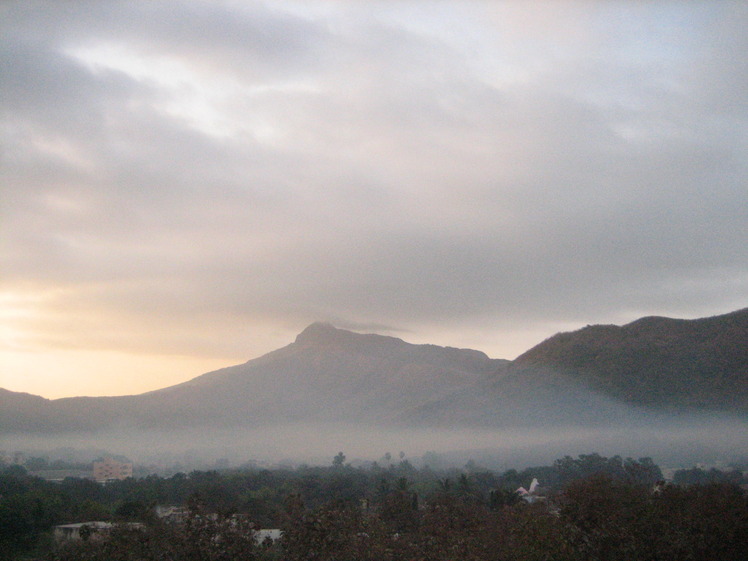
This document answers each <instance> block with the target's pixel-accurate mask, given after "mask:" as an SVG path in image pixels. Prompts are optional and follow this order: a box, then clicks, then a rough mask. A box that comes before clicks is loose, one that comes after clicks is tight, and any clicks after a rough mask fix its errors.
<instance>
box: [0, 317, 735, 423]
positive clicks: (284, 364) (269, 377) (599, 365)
mask: <svg viewBox="0 0 748 561" xmlns="http://www.w3.org/2000/svg"><path fill="white" fill-rule="evenodd" d="M747 365H748V310H741V311H738V312H734V313H732V314H727V315H724V316H718V317H714V318H706V319H701V320H690V321H686V320H672V319H667V318H643V319H641V320H638V321H635V322H633V323H631V324H629V325H625V326H623V327H617V326H594V327H587V328H584V329H581V330H579V331H576V332H573V333H561V334H558V335H555V336H553V337H551V338H550V339H548V340H546V341H544V342H543V343H541V344H540V345H538V346H536V347H534V348H533V349H531V350H529V351H528V352H526V353H525V354H523V355H522V356H520V357H519V358H517V359H516V360H515V361H514V362H509V361H505V360H496V359H490V358H488V357H487V356H486V355H485V354H483V353H481V352H479V351H473V350H465V349H454V348H444V347H437V346H434V345H413V344H409V343H406V342H404V341H402V340H400V339H396V338H393V337H384V336H381V335H362V334H358V333H352V332H349V331H344V330H341V329H336V328H334V327H333V326H331V325H328V324H319V323H317V324H312V325H311V326H309V327H308V328H307V329H305V330H304V331H303V332H302V333H301V334H299V336H298V337H297V338H296V341H294V342H293V343H291V344H290V345H287V346H286V347H283V348H282V349H279V350H277V351H273V352H271V353H268V354H267V355H264V356H262V357H260V358H257V359H254V360H250V361H249V362H247V363H245V364H241V365H238V366H232V367H229V368H224V369H221V370H218V371H215V372H210V373H208V374H204V375H202V376H199V377H197V378H195V379H193V380H190V381H189V382H185V383H183V384H179V385H176V386H172V387H169V388H164V389H161V390H158V391H153V392H149V393H145V394H141V395H135V396H123V397H77V398H66V399H58V400H46V399H43V398H40V397H37V396H31V395H28V394H18V393H14V392H8V391H6V390H2V391H0V431H1V432H3V433H6V434H7V433H25V432H40V433H47V432H64V431H69V432H75V431H92V430H98V429H110V428H115V429H122V430H123V431H124V432H127V431H130V430H132V429H135V428H138V429H142V428H147V429H169V428H174V427H180V428H189V427H194V428H199V427H202V428H208V429H209V428H211V427H214V428H221V427H236V426H239V427H251V428H258V427H265V426H273V425H280V424H284V423H285V424H289V423H302V424H304V423H308V424H310V425H311V424H315V423H355V424H359V425H368V426H386V425H397V426H419V427H437V426H441V427H444V426H448V427H476V426H483V427H486V426H490V427H504V426H549V427H552V426H558V425H561V424H565V425H569V424H576V425H595V424H616V423H621V424H623V423H626V422H628V421H629V420H631V419H632V418H633V417H634V416H636V411H635V410H634V409H632V408H631V407H630V405H636V406H646V407H648V408H650V410H663V411H665V410H670V411H673V410H689V409H703V410H723V411H727V412H732V413H740V414H745V413H746V412H748V370H747Z"/></svg>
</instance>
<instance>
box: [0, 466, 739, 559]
mask: <svg viewBox="0 0 748 561" xmlns="http://www.w3.org/2000/svg"><path fill="white" fill-rule="evenodd" d="M341 456H343V455H342V454H340V455H338V456H336V459H335V460H334V461H333V464H332V465H330V466H328V467H319V466H317V467H310V466H302V467H298V468H295V469H273V470H268V469H252V470H236V471H230V470H226V471H222V472H218V471H194V472H191V473H189V474H183V473H179V474H176V475H174V476H172V477H160V476H155V475H152V476H148V477H145V478H141V479H127V480H124V481H115V482H111V483H109V484H107V485H100V484H97V483H95V482H93V481H90V480H86V479H76V478H69V479H66V480H64V481H62V482H60V483H51V482H47V481H44V480H42V479H40V478H37V477H34V476H31V475H29V474H28V473H27V472H26V471H25V470H24V469H23V468H20V467H18V466H11V467H6V468H5V469H3V470H2V472H0V558H2V559H23V558H28V559H32V558H35V559H46V560H50V561H51V560H56V561H66V560H71V561H72V560H74V559H92V560H93V559H111V560H112V561H117V560H118V559H141V560H148V559H173V560H174V561H178V560H182V559H185V560H193V559H194V560H203V559H284V560H287V561H295V560H302V559H317V560H326V559H329V560H335V559H363V560H366V559H384V560H386V559H392V560H395V559H435V560H438V559H455V558H457V557H462V558H465V559H475V560H482V559H496V560H503V559H518V560H523V559H716V558H722V559H738V558H748V555H746V556H742V555H737V556H735V554H737V553H747V554H748V552H746V551H744V549H741V547H742V548H745V545H741V544H748V504H747V503H746V497H745V495H744V494H743V492H742V491H741V490H740V487H739V486H738V485H739V483H742V482H743V480H742V479H740V480H737V479H736V474H737V473H738V472H720V471H719V470H709V471H704V470H697V468H694V470H696V471H694V470H683V471H684V475H682V476H678V473H676V481H678V480H679V478H680V480H681V481H680V483H681V484H680V485H663V484H661V483H658V482H661V480H662V473H661V470H660V468H659V467H658V466H657V465H656V464H655V463H654V462H652V460H651V459H649V458H640V459H638V460H634V459H631V458H627V459H622V458H620V457H618V456H614V457H612V458H606V457H603V456H600V455H598V454H588V455H581V456H578V457H576V458H572V457H569V456H566V457H564V458H560V459H558V460H556V461H555V462H554V463H553V464H552V465H550V466H540V467H534V468H527V469H524V470H521V471H517V470H507V471H505V472H503V473H496V472H493V471H491V470H487V469H483V468H480V467H479V466H476V465H475V464H474V463H472V462H469V463H468V464H467V465H466V466H465V467H464V468H462V469H459V470H458V469H452V470H440V471H437V470H432V469H431V468H429V467H428V466H425V467H422V468H420V469H417V468H415V467H414V466H413V465H411V464H410V462H408V461H407V460H401V461H400V462H399V463H396V464H392V465H389V466H380V465H378V464H376V463H375V464H372V465H368V466H366V467H352V466H351V465H349V464H345V461H344V456H343V458H342V459H341ZM685 472H688V473H685ZM699 472H701V473H702V474H703V473H705V474H707V475H708V476H709V478H708V479H704V480H703V481H697V483H701V484H700V485H692V484H690V482H691V480H690V479H689V480H686V479H685V478H687V477H690V478H693V477H694V476H695V475H694V474H696V475H698V474H699ZM720 474H721V475H720ZM741 476H742V474H741ZM533 478H537V479H538V480H539V481H540V482H541V485H542V493H543V500H539V501H537V502H533V503H532V504H528V503H527V502H526V501H524V500H522V499H521V497H519V495H518V494H517V493H516V492H515V491H516V489H517V488H518V487H520V486H523V487H526V488H528V487H529V486H530V482H531V481H532V479H533ZM156 505H180V506H185V507H187V510H188V516H187V517H186V519H185V520H184V521H183V523H181V524H176V525H174V524H168V523H165V522H163V521H161V520H159V519H157V518H156V516H155V514H154V507H155V506H156ZM89 520H109V521H114V522H126V521H130V522H131V521H138V522H141V523H143V525H142V526H139V527H137V528H135V527H128V526H121V527H118V528H117V529H116V530H115V531H114V532H112V534H111V535H109V536H108V538H107V539H105V540H96V539H94V540H88V541H86V542H79V543H75V544H68V546H66V547H55V544H54V543H53V540H52V537H51V529H52V527H53V526H54V525H56V524H62V523H71V522H84V521H89ZM259 528H282V529H283V530H284V533H283V538H282V539H281V540H280V542H279V543H277V544H274V545H272V546H270V545H267V544H266V545H262V544H258V543H256V541H255V540H254V539H253V538H252V536H253V535H254V534H253V532H254V531H256V530H257V529H259ZM458 551H459V552H461V553H460V554H459V555H457V552H458ZM169 552H171V553H169ZM689 552H690V553H689ZM717 552H720V555H723V557H719V556H712V557H709V556H708V555H714V554H716V553H717Z"/></svg>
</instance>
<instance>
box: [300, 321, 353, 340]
mask: <svg viewBox="0 0 748 561" xmlns="http://www.w3.org/2000/svg"><path fill="white" fill-rule="evenodd" d="M342 334H348V332H347V331H344V330H342V329H338V328H337V327H335V326H334V325H333V324H331V323H327V322H324V321H315V322H314V323H313V324H311V325H310V326H309V327H307V328H306V329H304V331H302V332H301V333H299V334H298V335H297V336H296V342H297V343H331V342H333V341H336V340H339V339H340V336H341V335H342Z"/></svg>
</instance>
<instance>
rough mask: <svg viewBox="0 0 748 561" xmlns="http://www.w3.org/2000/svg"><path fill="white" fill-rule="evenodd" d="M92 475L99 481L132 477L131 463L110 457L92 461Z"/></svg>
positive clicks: (104, 481)
mask: <svg viewBox="0 0 748 561" xmlns="http://www.w3.org/2000/svg"><path fill="white" fill-rule="evenodd" d="M93 476H94V479H95V480H96V481H98V482H99V483H106V482H107V481H112V480H116V479H127V478H128V477H132V463H131V462H118V461H117V460H114V459H112V458H109V457H107V458H104V459H103V460H100V461H97V462H94V463H93Z"/></svg>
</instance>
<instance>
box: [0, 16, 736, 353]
mask: <svg viewBox="0 0 748 561" xmlns="http://www.w3.org/2000/svg"><path fill="white" fill-rule="evenodd" d="M568 9H569V10H572V11H573V12H574V13H575V14H577V15H578V16H579V17H573V18H572V17H570V16H569V17H564V16H561V15H559V12H558V10H556V9H555V8H552V6H549V7H547V8H546V12H545V15H546V16H547V17H542V16H541V17H538V18H537V20H535V19H533V18H532V17H530V14H529V12H528V10H527V9H526V8H525V7H523V5H522V4H521V3H507V4H504V5H503V6H502V7H501V8H495V6H494V5H493V3H464V4H463V3H457V2H454V3H445V4H442V5H441V7H440V9H439V10H436V11H433V12H432V11H430V10H431V9H430V6H428V5H426V4H425V3H424V4H420V3H417V2H416V3H412V2H410V3H391V4H388V6H387V7H383V6H381V5H380V4H378V3H372V4H370V3H359V2H352V3H346V2H342V3H335V4H314V5H313V6H310V7H308V8H304V7H303V6H299V5H293V4H287V5H286V4H284V3H278V4H272V5H269V4H262V3H257V4H254V3H248V4H246V5H243V6H241V7H237V8H229V7H227V6H225V5H222V4H215V3H210V2H199V1H194V2H187V1H185V2H179V3H173V2H169V3H161V2H147V3H130V2H93V3H92V2H65V3H57V2H39V3H35V2H10V3H6V4H5V5H4V7H3V8H2V17H0V20H1V21H2V23H0V26H2V28H1V31H0V37H3V39H2V42H0V75H2V76H3V80H2V81H0V96H1V100H2V107H1V108H0V111H1V113H0V115H2V129H1V130H2V155H1V157H2V166H0V167H1V168H2V169H1V170H0V180H1V181H2V182H3V184H4V185H5V186H6V187H5V188H4V191H5V193H4V194H3V202H2V224H3V225H2V238H3V244H2V248H1V252H0V259H1V260H2V261H1V262H0V263H1V266H2V269H3V279H2V285H3V286H4V288H5V290H8V291H14V290H27V291H28V290H42V289H44V290H49V289H50V288H51V287H56V288H59V289H64V290H65V291H66V292H65V296H64V297H59V298H58V299H57V300H55V303H53V304H48V305H47V308H45V309H46V310H47V311H48V312H49V313H50V314H52V316H50V317H53V318H54V319H49V317H48V318H47V319H46V320H43V319H38V320H34V322H31V321H30V320H29V321H28V322H27V323H23V328H24V329H27V330H29V332H32V331H33V332H34V333H37V334H38V335H37V338H38V340H39V341H43V342H46V343H48V344H56V345H66V344H70V345H79V346H83V347H85V346H86V345H90V346H92V347H97V348H127V349H131V350H139V351H148V352H156V351H157V347H158V346H159V345H161V348H162V350H167V351H168V352H176V353H185V354H189V353H191V352H199V353H203V354H209V355H210V354H212V355H217V356H220V355H221V354H222V353H224V354H226V355H232V356H234V355H236V354H240V353H242V352H243V351H242V349H243V348H247V345H248V336H247V334H246V333H245V332H242V328H241V326H242V325H247V324H252V325H261V324H263V323H264V324H266V325H268V326H272V329H273V330H278V329H281V330H282V329H286V330H288V332H289V333H290V332H291V331H293V330H298V329H299V328H301V327H303V325H304V324H306V323H309V322H311V321H313V320H316V319H335V320H336V321H337V322H338V323H339V324H341V325H379V326H389V327H388V329H390V330H392V331H396V330H404V332H411V333H416V332H418V330H419V329H426V330H427V331H428V330H430V331H432V332H436V331H443V332H447V333H448V332H450V331H454V332H455V333H456V332H457V331H458V330H459V329H460V328H461V326H464V325H465V324H469V323H471V322H474V324H475V325H476V326H481V328H482V329H485V330H486V331H487V332H492V331H491V330H493V332H495V334H496V335H495V336H496V338H497V340H498V339H500V338H501V337H502V333H505V332H506V330H507V329H516V330H529V329H531V328H534V329H540V330H542V329H543V328H542V326H543V325H547V326H548V327H547V329H549V330H551V329H552V327H551V326H553V325H556V324H558V323H567V324H573V323H575V322H578V323H580V324H582V325H583V324H586V323H593V322H609V321H622V320H627V319H631V318H632V316H634V315H636V314H638V313H662V314H671V315H678V316H698V315H710V314H713V313H721V312H725V311H728V310H730V309H733V308H737V307H740V306H743V305H745V300H746V296H747V295H748V273H747V271H748V255H747V254H746V252H745V249H744V248H745V247H746V245H747V244H746V242H748V239H746V237H747V235H746V230H745V224H746V223H747V222H748V220H747V219H748V195H747V191H746V189H745V177H746V176H747V174H746V172H747V171H748V169H746V168H747V162H748V157H747V156H746V154H748V150H747V149H746V148H748V146H747V144H748V143H747V142H746V131H747V130H748V127H747V126H746V125H747V116H748V112H747V111H746V107H747V106H748V104H747V103H746V97H745V91H748V90H747V89H746V87H745V86H746V76H748V72H747V71H746V63H745V57H744V55H743V53H744V52H745V49H744V48H740V47H741V46H744V45H745V44H746V37H747V36H748V34H747V33H746V31H745V30H746V29H748V26H746V24H748V12H747V11H746V9H745V8H744V7H743V6H742V5H741V4H740V3H717V4H715V5H713V6H708V7H707V6H701V5H698V6H697V5H694V4H690V3H689V4H683V5H669V6H667V7H666V8H665V7H660V6H655V5H649V4H642V5H636V7H631V6H630V5H628V3H623V2H621V3H616V2H611V3H605V4H604V5H603V7H599V6H596V5H594V4H592V3H589V4H588V3H581V4H569V5H568ZM414 13H415V14H423V19H422V20H414V19H413V17H412V16H413V14H414ZM445 18H449V19H445ZM517 22H520V24H521V25H523V26H525V27H526V29H525V31H526V32H523V33H520V32H519V31H518V30H517V27H516V24H517ZM457 30H464V32H463V31H457ZM97 53H98V55H97ZM101 53H104V54H103V55H102V54H101ZM87 56H88V57H89V58H88V59H87V58H86V57H87ZM96 56H99V58H96ZM92 57H93V58H92ZM154 69H155V70H154ZM72 318H83V319H82V320H81V321H76V320H73V319H72ZM19 321H20V320H19ZM115 323H116V324H118V326H119V327H117V328H116V329H115V328H110V329H109V330H108V331H107V332H106V333H105V332H104V331H102V326H104V325H110V326H111V325H112V324H115ZM19 325H20V324H19ZM206 326H210V328H206ZM538 326H540V327H538ZM206 329H208V330H209V331H210V333H206ZM268 329H271V327H268ZM237 331H238V332H239V333H237ZM164 333H168V335H164ZM156 334H159V336H156ZM548 334H549V335H550V332H549V333H548ZM488 350H489V351H490V349H488ZM522 350H524V349H521V348H518V349H515V351H516V353H519V352H521V351H522ZM247 358H249V357H247Z"/></svg>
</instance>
